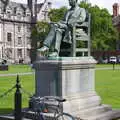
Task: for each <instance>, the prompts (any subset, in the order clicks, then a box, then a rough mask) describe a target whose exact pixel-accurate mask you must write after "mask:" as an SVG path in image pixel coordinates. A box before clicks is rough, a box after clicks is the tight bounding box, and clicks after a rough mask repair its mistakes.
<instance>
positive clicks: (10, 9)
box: [0, 0, 51, 63]
mask: <svg viewBox="0 0 120 120" xmlns="http://www.w3.org/2000/svg"><path fill="white" fill-rule="evenodd" d="M36 3H37V0H28V4H21V3H16V2H12V1H9V0H6V1H3V0H0V59H7V60H8V61H11V62H17V63H18V62H19V61H20V60H23V61H24V63H28V62H30V49H31V39H30V35H31V31H30V28H31V22H32V20H33V19H31V18H32V17H33V18H34V17H36V20H37V21H41V20H44V21H49V18H48V11H49V10H50V8H51V3H50V2H48V1H47V0H45V1H44V3H39V4H36ZM31 16H32V17H31Z"/></svg>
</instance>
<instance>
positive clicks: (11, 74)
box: [0, 67, 120, 77]
mask: <svg viewBox="0 0 120 120" xmlns="http://www.w3.org/2000/svg"><path fill="white" fill-rule="evenodd" d="M95 70H113V67H103V68H96V69H95ZM114 70H120V67H115V68H114ZM32 74H35V72H25V73H9V74H0V77H3V76H16V75H21V76H22V75H32Z"/></svg>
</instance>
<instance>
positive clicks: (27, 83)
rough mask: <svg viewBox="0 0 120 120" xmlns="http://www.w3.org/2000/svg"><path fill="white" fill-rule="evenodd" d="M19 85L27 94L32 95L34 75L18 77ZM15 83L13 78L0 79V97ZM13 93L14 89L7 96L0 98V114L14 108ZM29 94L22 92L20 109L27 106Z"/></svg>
mask: <svg viewBox="0 0 120 120" xmlns="http://www.w3.org/2000/svg"><path fill="white" fill-rule="evenodd" d="M20 80H21V82H20V83H21V85H22V87H23V88H24V89H25V91H27V92H28V93H32V94H34V91H35V87H34V86H35V82H34V80H35V78H34V75H29V76H20ZM15 83H16V77H15V76H9V77H0V95H2V94H3V93H4V92H5V91H7V90H8V89H9V88H11V87H12V86H14V85H15ZM14 93H15V89H14V90H13V91H12V92H10V93H9V94H8V95H7V96H5V97H2V98H0V114H2V113H8V112H10V111H11V110H12V109H13V108H14ZM28 99H29V94H26V93H24V92H23V96H22V107H27V106H28Z"/></svg>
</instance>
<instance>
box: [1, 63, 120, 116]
mask: <svg viewBox="0 0 120 120" xmlns="http://www.w3.org/2000/svg"><path fill="white" fill-rule="evenodd" d="M104 66H105V65H97V68H98V67H104ZM108 66H109V67H112V65H108ZM117 66H118V67H119V65H117ZM18 71H21V72H29V71H31V69H30V68H29V67H28V66H19V67H18V66H11V71H8V72H9V73H12V72H13V73H15V72H18ZM1 73H2V72H1ZM3 73H4V72H3ZM95 75H96V76H95V78H96V91H97V93H98V94H99V95H100V96H101V98H102V103H105V104H110V105H112V107H113V108H119V109H120V70H112V69H111V70H96V74H95ZM20 80H21V84H22V87H23V88H24V89H25V90H26V91H28V92H29V93H34V91H35V82H34V80H35V78H34V75H28V76H20ZM15 82H16V76H13V77H0V95H1V94H2V93H3V92H5V91H7V90H8V89H9V88H11V87H12V86H13V85H15ZM14 92H15V91H13V92H11V93H10V94H8V95H7V96H5V97H3V98H0V114H1V113H7V112H9V111H11V109H13V108H14ZM28 99H29V95H28V94H26V93H24V94H23V100H22V101H23V107H27V106H28Z"/></svg>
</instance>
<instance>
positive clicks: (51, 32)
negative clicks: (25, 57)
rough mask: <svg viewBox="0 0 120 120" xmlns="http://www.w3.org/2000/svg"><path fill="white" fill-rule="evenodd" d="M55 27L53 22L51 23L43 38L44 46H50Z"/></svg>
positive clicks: (53, 37)
mask: <svg viewBox="0 0 120 120" xmlns="http://www.w3.org/2000/svg"><path fill="white" fill-rule="evenodd" d="M55 29H56V28H55V26H54V24H52V25H51V29H50V32H49V33H48V35H47V37H46V38H45V40H44V42H43V45H44V46H47V47H48V48H50V47H51V45H52V43H53V40H54V39H55V31H56V30H55Z"/></svg>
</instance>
